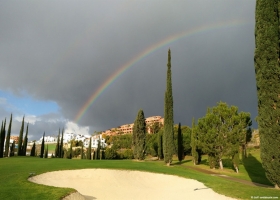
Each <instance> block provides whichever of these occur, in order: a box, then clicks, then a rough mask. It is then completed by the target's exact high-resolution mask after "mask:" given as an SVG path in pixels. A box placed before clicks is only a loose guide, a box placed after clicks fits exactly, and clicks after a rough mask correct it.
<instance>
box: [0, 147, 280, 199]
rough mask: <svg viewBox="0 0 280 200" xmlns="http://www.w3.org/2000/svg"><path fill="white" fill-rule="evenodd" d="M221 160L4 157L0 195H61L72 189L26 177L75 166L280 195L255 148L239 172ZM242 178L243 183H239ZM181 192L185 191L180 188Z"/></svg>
mask: <svg viewBox="0 0 280 200" xmlns="http://www.w3.org/2000/svg"><path fill="white" fill-rule="evenodd" d="M224 161H225V168H224V170H218V169H216V170H213V169H211V170H210V169H209V166H207V159H206V156H205V157H203V158H202V164H201V165H197V166H193V163H192V160H191V157H188V156H187V157H186V158H185V160H183V161H182V162H178V161H176V160H174V162H173V163H172V165H171V166H169V167H167V166H166V165H165V163H164V162H163V161H151V160H150V159H149V158H147V159H146V160H145V161H142V162H137V161H135V160H85V159H83V160H80V159H58V158H48V159H41V158H38V157H10V158H4V159H2V160H1V163H0V169H1V170H0V177H1V182H0V199H41V200H43V199H62V198H63V197H65V196H67V195H69V194H71V193H73V192H76V190H75V189H72V188H58V187H51V186H45V185H40V184H36V183H33V182H30V181H28V178H29V177H33V176H36V175H39V174H43V173H46V172H52V171H60V170H76V169H115V170H136V171H145V172H153V173H160V174H168V175H174V176H179V177H183V178H186V179H195V180H197V181H199V182H201V183H203V184H204V185H205V186H206V187H207V188H210V189H212V190H213V191H214V192H216V193H218V194H222V195H225V196H227V197H231V198H234V199H257V198H259V199H260V198H270V199H272V198H273V199H279V198H280V191H279V190H277V189H274V188H273V186H272V184H270V182H269V181H268V180H267V179H266V177H265V174H264V170H263V168H262V166H261V163H260V158H259V150H258V149H257V150H255V149H253V150H251V151H249V156H248V158H246V159H245V161H244V162H242V164H241V165H240V172H239V173H235V172H234V170H233V169H231V167H230V166H229V165H228V166H227V164H226V163H227V161H226V159H225V160H224ZM197 169H198V170H204V171H208V172H209V173H205V172H201V171H198V170H197ZM69 173H71V172H69ZM213 174H220V175H222V176H219V175H213ZM225 176H227V177H230V178H233V180H232V179H227V178H224V177H225ZM238 180H241V181H238ZM242 180H243V181H245V183H242ZM73 181H75V180H73ZM94 181H95V180H94V177H92V182H94ZM135 181H137V180H135ZM246 182H255V183H260V184H263V186H257V185H255V184H251V185H250V184H247V183H246ZM160 185H161V183H158V187H160ZM103 187H104V192H105V191H106V193H108V192H110V187H111V185H110V183H109V182H108V184H107V185H104V186H103ZM174 187H176V185H174ZM194 189H199V188H194ZM123 192H124V193H125V192H126V190H125V189H123ZM143 192H144V191H143ZM182 193H185V191H184V190H183V191H182ZM174 199H176V194H174Z"/></svg>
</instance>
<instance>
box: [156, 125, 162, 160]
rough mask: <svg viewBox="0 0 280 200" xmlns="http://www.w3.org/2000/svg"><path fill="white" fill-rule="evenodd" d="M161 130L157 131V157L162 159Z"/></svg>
mask: <svg viewBox="0 0 280 200" xmlns="http://www.w3.org/2000/svg"><path fill="white" fill-rule="evenodd" d="M162 134H163V132H162V130H160V131H159V132H158V138H157V139H158V159H159V160H161V159H163V147H162Z"/></svg>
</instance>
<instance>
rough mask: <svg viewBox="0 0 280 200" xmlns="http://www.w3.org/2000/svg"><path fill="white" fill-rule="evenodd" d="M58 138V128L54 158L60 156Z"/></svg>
mask: <svg viewBox="0 0 280 200" xmlns="http://www.w3.org/2000/svg"><path fill="white" fill-rule="evenodd" d="M59 138H60V128H59V130H58V136H57V143H56V147H55V154H54V156H55V157H56V158H59V157H60V142H59Z"/></svg>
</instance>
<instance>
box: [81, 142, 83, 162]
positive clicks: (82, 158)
mask: <svg viewBox="0 0 280 200" xmlns="http://www.w3.org/2000/svg"><path fill="white" fill-rule="evenodd" d="M81 159H84V144H82V150H81Z"/></svg>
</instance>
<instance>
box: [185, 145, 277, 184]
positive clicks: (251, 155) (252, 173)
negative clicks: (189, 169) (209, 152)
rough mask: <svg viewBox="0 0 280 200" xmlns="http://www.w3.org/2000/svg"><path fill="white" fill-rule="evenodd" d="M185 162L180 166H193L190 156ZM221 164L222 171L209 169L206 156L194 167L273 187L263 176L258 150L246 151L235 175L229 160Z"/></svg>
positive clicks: (224, 160)
mask: <svg viewBox="0 0 280 200" xmlns="http://www.w3.org/2000/svg"><path fill="white" fill-rule="evenodd" d="M185 160H186V161H188V162H185V163H184V164H182V166H193V163H192V162H191V160H192V157H191V156H186V157H185ZM223 164H224V170H219V169H215V170H213V169H210V168H209V165H208V161H207V156H206V155H204V156H202V164H201V165H198V166H196V167H198V168H202V169H206V170H209V171H212V172H215V173H220V174H225V175H227V176H232V177H235V178H239V179H244V180H247V181H252V182H256V183H261V184H265V185H270V186H273V185H272V184H271V183H270V181H269V180H268V179H267V178H266V176H265V171H264V169H263V167H262V164H261V159H260V150H259V149H249V150H248V157H247V158H245V159H244V160H241V161H240V165H239V173H236V172H235V171H234V169H233V168H232V162H231V160H230V159H226V158H225V159H223Z"/></svg>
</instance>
